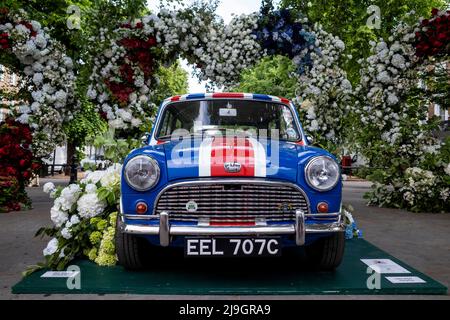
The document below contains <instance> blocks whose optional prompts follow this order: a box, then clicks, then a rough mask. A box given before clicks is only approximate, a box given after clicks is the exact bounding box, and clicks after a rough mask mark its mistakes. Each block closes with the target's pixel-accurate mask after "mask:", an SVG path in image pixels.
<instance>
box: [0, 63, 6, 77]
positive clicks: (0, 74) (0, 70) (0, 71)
mask: <svg viewBox="0 0 450 320" xmlns="http://www.w3.org/2000/svg"><path fill="white" fill-rule="evenodd" d="M4 78H5V67H4V66H2V65H1V64H0V81H3V79H4Z"/></svg>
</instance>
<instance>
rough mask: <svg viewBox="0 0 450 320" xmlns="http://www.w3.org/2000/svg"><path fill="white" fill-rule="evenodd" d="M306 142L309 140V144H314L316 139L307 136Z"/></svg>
mask: <svg viewBox="0 0 450 320" xmlns="http://www.w3.org/2000/svg"><path fill="white" fill-rule="evenodd" d="M306 140H308V143H309V144H314V137H313V136H306Z"/></svg>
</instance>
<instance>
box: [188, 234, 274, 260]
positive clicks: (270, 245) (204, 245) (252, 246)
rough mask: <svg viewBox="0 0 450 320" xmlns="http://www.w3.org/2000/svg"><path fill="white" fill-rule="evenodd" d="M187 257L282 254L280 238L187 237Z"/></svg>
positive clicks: (270, 255)
mask: <svg viewBox="0 0 450 320" xmlns="http://www.w3.org/2000/svg"><path fill="white" fill-rule="evenodd" d="M184 254H185V256H187V257H208V256H213V257H273V256H279V255H281V246H280V238H276V237H271V238H265V237H264V238H260V237H258V238H239V237H236V238H229V237H213V238H205V237H203V238H201V237H189V238H185V246H184Z"/></svg>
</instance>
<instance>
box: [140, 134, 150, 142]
mask: <svg viewBox="0 0 450 320" xmlns="http://www.w3.org/2000/svg"><path fill="white" fill-rule="evenodd" d="M149 137H150V133H148V132H146V133H145V134H144V135H143V136H142V137H141V142H142V144H143V145H146V144H148V139H149Z"/></svg>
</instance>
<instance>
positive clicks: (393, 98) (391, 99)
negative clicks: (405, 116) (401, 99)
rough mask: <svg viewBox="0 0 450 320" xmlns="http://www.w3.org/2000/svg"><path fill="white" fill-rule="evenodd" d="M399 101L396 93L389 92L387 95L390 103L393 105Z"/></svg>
mask: <svg viewBox="0 0 450 320" xmlns="http://www.w3.org/2000/svg"><path fill="white" fill-rule="evenodd" d="M397 102H398V98H397V96H396V95H395V94H389V95H388V97H387V103H388V105H390V106H392V105H394V104H396V103H397Z"/></svg>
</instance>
